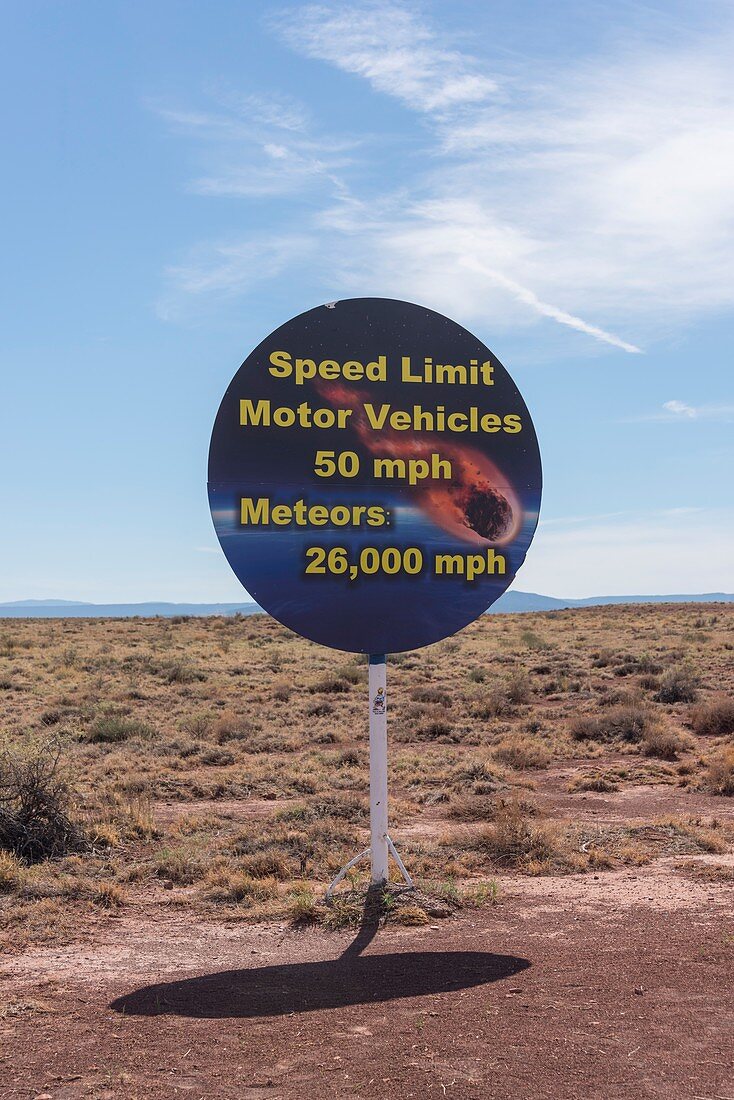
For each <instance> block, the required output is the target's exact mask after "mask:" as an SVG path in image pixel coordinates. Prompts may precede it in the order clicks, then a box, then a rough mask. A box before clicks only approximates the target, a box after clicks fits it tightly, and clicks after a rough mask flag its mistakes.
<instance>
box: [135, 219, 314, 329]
mask: <svg viewBox="0 0 734 1100" xmlns="http://www.w3.org/2000/svg"><path fill="white" fill-rule="evenodd" d="M313 247H314V241H313V240H312V239H311V238H310V237H308V236H299V235H297V234H292V235H284V236H280V237H278V236H270V235H260V236H258V237H251V238H249V239H247V240H244V241H241V242H238V243H234V244H231V243H224V244H222V243H220V244H213V245H208V246H204V247H201V248H198V249H195V250H194V251H193V252H192V254H191V255H190V256H189V258H188V260H187V262H186V263H183V264H180V265H176V266H172V267H170V268H168V270H167V272H166V276H167V280H168V288H167V290H166V291H165V293H164V294H163V295H162V297H161V299H160V301H159V302H158V304H157V312H158V315H159V316H160V317H161V318H162V319H163V320H165V321H169V320H174V319H180V318H181V317H183V316H186V315H187V311H188V307H189V304H190V299H191V297H192V296H197V297H201V296H202V295H208V294H212V293H216V294H218V295H227V296H232V295H241V294H245V293H247V291H248V290H249V289H250V288H251V287H253V286H256V285H258V284H259V283H261V282H262V281H264V280H267V279H274V278H276V277H277V276H278V275H280V274H281V273H282V272H283V271H284V270H285V269H286V268H288V267H290V266H291V265H293V264H294V263H297V262H298V261H300V260H303V259H304V257H305V256H307V255H308V254H309V253H310V252H311V251H312V249H313Z"/></svg>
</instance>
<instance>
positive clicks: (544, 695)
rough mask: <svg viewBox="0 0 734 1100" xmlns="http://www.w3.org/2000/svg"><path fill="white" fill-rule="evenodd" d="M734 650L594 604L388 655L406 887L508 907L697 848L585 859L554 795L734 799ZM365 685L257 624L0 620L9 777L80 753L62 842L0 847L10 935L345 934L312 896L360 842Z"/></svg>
mask: <svg viewBox="0 0 734 1100" xmlns="http://www.w3.org/2000/svg"><path fill="white" fill-rule="evenodd" d="M701 615H705V623H706V631H705V640H704V639H703V635H702V632H701V628H700V627H699V626H696V623H697V621H698V619H699V618H700V616H701ZM733 635H734V608H730V607H727V606H716V607H714V606H712V607H711V608H707V609H704V610H702V609H701V608H700V607H691V606H685V605H681V606H675V607H666V608H664V609H661V608H658V607H655V606H641V607H622V606H620V607H608V608H590V609H583V610H576V611H568V612H553V613H546V614H532V615H518V616H506V615H503V616H492V617H489V616H485V617H484V618H482V619H481V620H480V621H479V622H477V623H475V624H473V625H472V626H470V627H468V628H467V629H466V630H464V631H462V632H461V634H459V635H457V636H456V638H454V639H450V640H449V641H447V642H444V643H440V644H439V645H437V646H432V647H429V648H428V649H426V650H422V651H420V652H419V653H415V654H404V655H399V656H398V657H395V658H391V659H390V673H389V675H390V736H391V759H390V769H391V771H390V789H391V817H392V821H393V831H394V834H395V837H396V840H397V842H398V843H399V844H400V846H401V848H402V851H403V854H404V855H405V858H406V860H407V862H408V863H409V866H410V869H411V871H412V872H414V873H415V874H416V875H417V876H418V877H419V878H420V879H421V880H422V881H430V882H432V883H434V884H441V883H443V884H444V885H443V887H441V889H445V890H446V891H447V896H448V895H449V894H450V895H452V896H453V894H454V893H455V894H456V895H457V896H459V895H460V896H461V897H463V898H468V897H469V896H470V895H471V892H472V891H473V892H474V894H473V895H472V896H475V897H476V898H477V899H482V898H485V900H486V899H489V900H492V899H491V897H490V895H489V893H487V891H489V890H490V888H489V887H488V885H487V884H488V882H490V881H492V880H493V876H495V875H496V874H497V873H498V871H499V872H501V873H503V874H504V873H508V872H512V873H516V872H522V873H568V872H570V871H582V870H585V869H589V868H592V867H593V868H596V869H603V868H604V867H606V866H617V865H619V863H620V862H624V861H625V860H627V861H630V862H634V861H635V860H643V861H644V860H646V859H648V858H655V856H656V854H658V853H659V852H662V851H663V850H665V846H666V845H667V846H668V847H670V846H671V845H672V846H673V847H674V846H675V845H676V844H683V845H686V844H693V843H694V842H693V841H692V840H691V838H690V837H688V838H687V839H685V838H682V834H681V833H679V832H676V831H675V830H673V832H672V833H671V832H665V831H663V833H661V834H658V833H657V832H654V833H653V834H650V836H648V835H647V834H644V833H642V834H640V833H636V832H630V831H629V829H627V831H626V832H624V831H623V833H620V834H619V835H618V834H617V833H613V834H604V836H601V838H600V837H596V839H594V838H592V839H591V841H590V843H589V845H588V849H587V850H586V851H582V850H581V848H582V845H583V844H585V843H586V840H585V839H584V837H583V836H580V834H579V832H578V828H577V827H576V826H574V825H573V823H572V822H569V821H568V820H566V819H564V818H563V815H562V813H560V812H559V811H558V810H556V809H554V805H555V801H554V800H557V799H558V798H559V797H560V796H561V795H564V796H565V797H566V798H568V794H567V792H568V791H569V790H570V791H572V792H573V797H576V795H577V794H578V797H579V799H582V795H583V793H584V792H600V793H604V794H605V795H607V796H608V798H609V800H610V801H611V802H612V803H613V802H614V797H615V793H616V791H617V790H618V789H619V790H621V789H623V788H625V787H626V786H627V785H632V784H647V785H650V784H669V785H671V786H675V785H679V786H685V787H687V788H688V790H689V791H691V792H694V793H695V792H696V791H699V792H702V791H706V792H711V793H716V794H721V795H723V794H731V793H732V785H733V782H734V781H733V778H732V777H733V775H734V761H733V760H732V755H731V754H732V751H734V750H731V748H730V746H728V745H727V744H726V743H724V742H723V741H722V742H721V743H719V744H714V745H713V746H712V745H711V741H710V738H711V737H712V736H713V737H720V738H722V739H724V738H727V737H729V736H730V735H731V733H732V731H733V729H734V726H733V725H732V714H733V713H734V712H733V711H732V702H731V699H732V694H733V689H734V672H733V670H732V662H731V650H732V646H733V643H734V637H733ZM366 679H367V667H366V663H365V661H364V659H362V658H354V659H351V660H350V659H348V658H345V657H344V656H342V655H338V654H335V653H331V652H329V651H327V650H325V649H321V648H319V647H317V646H313V645H310V644H309V643H307V642H304V641H303V640H301V639H299V638H297V637H295V636H294V635H293V634H291V633H290V632H289V631H287V630H286V629H285V628H283V627H281V626H280V625H279V624H277V623H275V622H273V620H270V619H267V618H266V617H264V616H256V617H253V618H232V619H217V618H211V619H195V618H183V619H180V620H178V621H174V620H113V621H102V620H91V621H83V620H68V621H67V620H45V621H33V620H14V621H7V622H5V623H2V624H1V625H0V736H2V737H3V740H4V743H5V745H6V748H7V751H8V752H9V753H10V754H11V756H12V758H13V759H14V760H15V761H21V760H29V759H32V758H33V755H34V753H37V752H38V746H39V745H44V744H48V743H49V740H50V739H51V738H53V739H54V741H55V742H56V743H57V744H58V745H59V746H61V747H62V754H61V759H60V762H59V771H58V773H57V775H58V778H59V780H60V781H61V780H63V783H62V787H60V788H59V793H60V795H61V803H60V806H61V809H62V813H63V814H64V815H65V821H66V825H65V826H64V827H65V828H66V829H67V832H66V834H65V835H66V837H67V840H65V841H63V843H61V844H60V845H58V846H54V843H51V846H50V847H46V846H45V845H46V842H45V841H44V845H43V846H42V847H40V848H38V849H37V850H36V851H35V854H34V853H33V852H32V851H31V849H30V848H28V847H26V848H23V847H22V846H21V847H20V848H19V847H18V846H17V845H15V844H14V843H11V841H10V840H9V839H8V838H7V836H6V838H5V840H2V839H0V849H4V850H0V939H4V941H5V942H6V944H12V946H14V947H17V946H19V945H20V944H22V943H23V942H25V941H26V940H28V939H31V940H41V941H42V940H52V939H54V938H56V939H58V938H63V937H64V936H67V935H72V934H77V933H76V932H75V931H74V930H75V929H76V930H77V932H78V928H79V925H80V922H82V923H83V922H84V921H85V920H87V919H93V918H94V919H97V920H99V919H100V918H101V917H103V916H104V913H105V912H110V913H114V912H115V911H116V910H118V909H120V908H124V907H127V906H134V905H136V904H138V903H141V902H144V903H145V904H146V905H149V904H152V905H156V904H157V905H176V906H184V907H187V908H188V909H190V910H191V911H192V912H194V911H195V912H197V913H199V914H201V915H202V916H205V915H206V914H207V913H211V914H212V915H213V916H217V915H218V916H219V918H221V917H222V916H225V917H226V918H227V919H234V918H235V917H244V918H246V919H260V918H262V917H270V916H280V917H283V916H290V917H291V918H292V919H294V920H298V921H302V922H305V921H307V920H309V919H318V920H324V919H327V922H328V921H329V920H330V921H335V920H337V919H344V920H347V919H348V915H347V914H346V911H345V913H344V914H343V915H342V917H338V916H337V915H336V914H335V913H332V914H331V915H330V916H329V917H328V918H325V917H324V912H323V906H321V905H320V898H321V896H322V893H323V888H324V886H325V884H326V883H327V882H328V881H329V880H330V878H331V877H333V875H334V874H335V873H336V871H337V870H338V869H339V867H340V866H341V865H342V863H343V862H345V861H346V860H347V859H348V858H349V857H350V856H352V855H353V854H355V853H356V852H357V851H359V850H360V849H361V848H364V847H366V843H367V815H366V807H367V793H368V771H367V757H368V753H367V748H368V747H367V708H366V702H365V693H366ZM694 696H695V697H696V702H695V703H694V704H693V705H692V706H691V704H690V702H688V700H692V699H693V698H694ZM687 730H690V731H692V732H690V733H689V732H686V731H687ZM699 738H701V740H699ZM704 739H705V740H704ZM62 788H63V791H62ZM1 792H2V779H0V806H2V805H3V802H2V798H3V797H4V796H3V795H2V793H1ZM14 797H16V796H14ZM533 801H535V802H536V803H537V806H536V807H535V808H534V806H533ZM6 804H7V799H6ZM721 804H722V805H726V803H723V802H722V803H721ZM12 805H13V807H14V809H13V812H14V813H16V814H17V813H18V812H19V807H20V802H18V800H17V797H16V801H15V802H13V803H12ZM27 809H28V804H26V810H27ZM26 810H23V813H25V814H26V821H27V823H30V824H32V825H33V827H34V828H36V827H39V828H40V827H41V826H42V825H43V813H41V812H40V810H39V809H38V807H36V808H31V810H30V816H29V815H28V813H26ZM538 810H540V811H541V812H538ZM566 812H567V811H566ZM1 822H2V814H1V813H0V823H1ZM653 826H654V828H655V829H659V828H660V826H659V824H656V823H651V827H653ZM634 827H635V828H637V826H634ZM630 828H632V826H630ZM452 829H453V830H454V831H453V833H452V832H451V830H452ZM0 833H1V829H0ZM403 833H404V836H401V834H403ZM62 834H63V830H62ZM72 834H73V837H74V838H75V839H74V841H73V843H71V844H70V843H68V840H69V839H70V838H71V837H72ZM651 836H652V837H653V839H652V840H651V839H650V837H651ZM722 836H724V833H723V832H721V831H720V832H719V833H717V837H719V838H720V837H722ZM605 837H606V839H605ZM654 838H657V839H654ZM696 843H698V842H696ZM70 849H71V851H70ZM694 850H697V849H695V848H694ZM49 854H50V858H48V857H49ZM34 859H35V860H36V863H35V865H34V864H33V860H34ZM356 881H357V882H358V883H360V882H363V881H364V870H363V869H362V868H360V870H359V874H358V876H357V880H356ZM433 889H434V892H435V890H437V889H439V886H436V885H434V887H433ZM454 900H455V899H454ZM467 903H468V902H467ZM309 914H310V915H309ZM402 919H404V920H406V921H410V920H413V919H414V920H420V919H422V918H420V917H419V916H417V915H416V914H412V915H411V912H410V911H409V910H408V911H407V912H406V913H405V914H404V915H403V918H402Z"/></svg>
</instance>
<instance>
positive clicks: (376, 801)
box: [369, 653, 389, 886]
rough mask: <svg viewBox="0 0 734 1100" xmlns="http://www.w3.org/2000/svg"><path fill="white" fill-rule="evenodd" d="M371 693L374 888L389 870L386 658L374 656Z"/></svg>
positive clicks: (384, 879)
mask: <svg viewBox="0 0 734 1100" xmlns="http://www.w3.org/2000/svg"><path fill="white" fill-rule="evenodd" d="M369 692H370V855H371V863H372V885H373V886H379V885H381V884H383V883H385V882H387V880H388V878H389V872H388V866H387V855H388V847H387V838H388V831H387V829H388V817H387V663H386V659H385V655H384V654H382V653H381V654H372V655H371V656H370V664H369Z"/></svg>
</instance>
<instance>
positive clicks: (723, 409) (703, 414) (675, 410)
mask: <svg viewBox="0 0 734 1100" xmlns="http://www.w3.org/2000/svg"><path fill="white" fill-rule="evenodd" d="M630 419H631V421H632V422H634V421H640V420H661V421H668V422H669V423H681V422H686V421H694V420H721V421H730V420H734V405H724V404H720V405H688V404H686V402H685V401H678V400H672V401H664V402H663V404H662V406H661V408H660V410H659V411H658V412H653V413H648V414H647V415H646V416H635V417H631V418H630Z"/></svg>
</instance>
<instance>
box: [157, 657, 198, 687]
mask: <svg viewBox="0 0 734 1100" xmlns="http://www.w3.org/2000/svg"><path fill="white" fill-rule="evenodd" d="M156 671H157V673H158V675H159V676H160V677H161V679H162V680H165V682H166V683H167V684H193V683H196V681H197V680H206V673H205V672H202V671H201V670H200V669H198V668H196V667H195V665H192V664H191V663H190V661H164V662H163V664H161V665H159V666H158V668H157V670H156Z"/></svg>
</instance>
